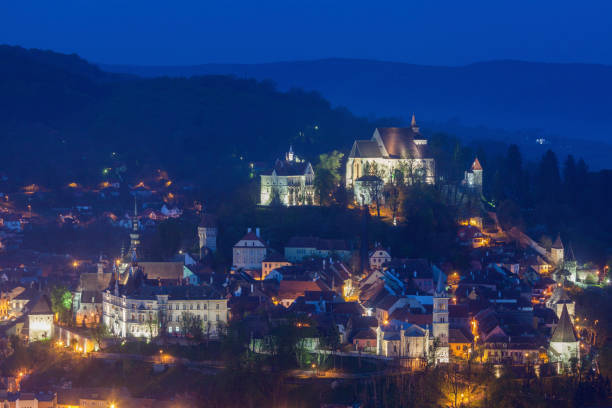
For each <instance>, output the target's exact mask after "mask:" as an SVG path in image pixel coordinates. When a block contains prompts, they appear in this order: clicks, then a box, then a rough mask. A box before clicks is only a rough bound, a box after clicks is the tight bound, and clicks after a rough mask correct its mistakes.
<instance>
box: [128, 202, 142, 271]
mask: <svg viewBox="0 0 612 408" xmlns="http://www.w3.org/2000/svg"><path fill="white" fill-rule="evenodd" d="M139 245H140V233H139V232H138V203H137V202H136V197H134V216H133V217H132V232H130V252H129V254H130V257H131V260H132V262H136V259H137V256H138V254H137V251H138V246H139Z"/></svg>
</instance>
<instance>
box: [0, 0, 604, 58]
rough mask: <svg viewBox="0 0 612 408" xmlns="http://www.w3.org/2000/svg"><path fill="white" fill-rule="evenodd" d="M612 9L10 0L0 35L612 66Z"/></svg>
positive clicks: (214, 54)
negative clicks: (584, 63)
mask: <svg viewBox="0 0 612 408" xmlns="http://www.w3.org/2000/svg"><path fill="white" fill-rule="evenodd" d="M611 16H612V1H610V0H589V1H585V2H579V1H566V0H561V1H559V0H557V1H551V0H514V1H495V0H487V1H480V0H479V1H458V0H450V1H441V0H422V1H410V0H404V1H394V2H384V1H372V0H370V1H360V0H308V1H306V0H302V1H293V0H251V1H244V0H233V1H232V0H216V1H208V0H176V1H141V0H128V1H126V0H104V1H98V0H74V1H63V0H54V1H50V0H33V1H8V0H7V1H2V2H0V43H6V44H11V45H21V46H24V47H27V48H42V49H52V50H55V51H59V52H66V53H73V52H74V53H77V54H79V55H81V56H82V57H84V58H86V59H88V60H90V61H92V62H100V63H110V64H141V65H188V64H200V63H208V62H228V63H238V62H242V63H255V62H271V61H284V60H297V59H317V58H327V57H350V58H368V59H380V60H391V61H402V62H412V63H420V64H435V65H460V64H466V63H470V62H476V61H486V60H492V59H520V60H528V61H545V62H590V63H602V64H612V23H611V18H612V17H611Z"/></svg>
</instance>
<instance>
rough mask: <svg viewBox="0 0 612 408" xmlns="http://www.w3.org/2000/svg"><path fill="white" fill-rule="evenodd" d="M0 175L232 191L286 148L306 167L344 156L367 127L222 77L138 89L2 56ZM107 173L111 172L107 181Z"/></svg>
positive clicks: (309, 100)
mask: <svg viewBox="0 0 612 408" xmlns="http://www.w3.org/2000/svg"><path fill="white" fill-rule="evenodd" d="M0 61H2V64H0V107H1V108H0V137H1V138H2V141H3V144H2V149H1V150H0V159H1V160H2V171H4V172H5V173H6V174H10V175H11V176H12V177H19V178H20V182H22V183H29V182H39V183H43V184H45V185H47V186H49V187H53V186H57V185H63V184H64V183H66V182H68V181H73V180H75V179H77V180H78V181H79V182H88V181H92V182H95V181H99V179H100V178H101V174H102V171H103V169H104V168H111V169H113V168H117V167H123V166H125V168H126V173H125V174H127V175H133V176H134V175H137V174H138V173H140V172H142V171H146V170H147V169H148V168H153V169H155V168H163V169H165V170H167V171H169V172H170V173H171V174H172V175H174V176H178V177H180V178H182V179H185V180H191V181H195V182H198V183H201V184H215V183H216V184H220V183H223V185H225V186H226V185H228V184H231V183H232V182H233V181H239V179H240V178H242V177H247V176H248V171H246V168H247V165H248V164H247V163H248V162H250V161H264V162H270V161H271V160H273V159H274V158H275V157H277V156H278V155H280V154H281V153H282V152H284V151H285V150H286V149H287V148H288V145H289V144H293V145H294V149H295V150H296V151H297V152H298V153H300V154H302V155H305V156H306V157H309V158H314V157H316V155H318V154H319V153H322V152H326V151H329V150H332V149H338V148H344V149H348V148H350V144H351V143H352V141H353V140H354V139H355V138H359V137H368V136H369V135H370V134H371V131H372V127H373V126H374V124H373V123H369V122H368V121H367V120H365V119H360V118H357V117H355V116H353V115H352V114H351V113H349V112H348V111H347V110H344V109H332V108H331V107H330V104H329V103H328V102H327V101H326V100H325V99H323V98H322V97H321V96H319V95H318V94H316V93H308V92H303V91H299V90H292V91H289V92H279V91H277V90H276V89H275V87H274V85H272V84H271V83H268V82H257V81H255V80H243V79H233V78H230V77H225V76H204V77H193V78H189V79H187V78H156V79H140V78H136V77H129V76H119V75H115V74H107V73H104V72H102V71H100V70H99V69H98V68H96V67H95V66H93V65H91V64H89V63H87V62H86V61H84V60H82V59H80V58H79V57H77V56H75V55H62V54H57V53H53V52H47V51H36V50H25V49H22V48H18V47H9V46H2V47H0ZM111 174H112V173H111Z"/></svg>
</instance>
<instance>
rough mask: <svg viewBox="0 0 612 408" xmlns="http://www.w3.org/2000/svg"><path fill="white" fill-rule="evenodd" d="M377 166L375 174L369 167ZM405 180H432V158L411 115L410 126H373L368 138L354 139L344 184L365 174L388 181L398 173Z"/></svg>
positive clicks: (353, 183)
mask: <svg viewBox="0 0 612 408" xmlns="http://www.w3.org/2000/svg"><path fill="white" fill-rule="evenodd" d="M373 168H376V170H377V171H376V174H372V169H373ZM400 172H401V175H402V177H404V180H405V181H406V182H407V183H410V182H413V181H414V180H415V179H418V180H420V181H423V182H426V183H430V184H433V183H434V181H435V161H434V159H433V158H432V157H431V154H430V153H429V152H428V146H427V140H426V139H424V138H423V136H421V133H420V131H419V128H418V126H417V125H416V120H415V118H414V115H413V116H412V124H411V126H410V127H405V128H397V127H385V128H376V129H375V130H374V135H372V138H371V139H370V140H356V141H355V143H354V144H353V148H352V149H351V153H350V154H349V157H348V160H347V163H346V188H353V187H354V186H355V181H357V180H358V179H360V178H361V177H364V176H372V175H374V176H378V177H380V178H381V179H382V181H383V183H385V184H386V183H389V182H391V181H393V180H394V178H395V177H398V176H399V173H400Z"/></svg>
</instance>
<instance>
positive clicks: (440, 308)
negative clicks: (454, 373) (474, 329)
mask: <svg viewBox="0 0 612 408" xmlns="http://www.w3.org/2000/svg"><path fill="white" fill-rule="evenodd" d="M443 276H444V275H443V274H442V271H440V272H439V274H438V283H437V285H436V290H435V292H434V295H433V316H432V323H433V337H434V339H436V340H437V342H438V345H437V347H436V348H435V352H436V355H435V362H436V364H437V363H448V361H449V349H448V326H449V322H448V295H447V294H446V284H445V283H446V280H445V278H444V277H443Z"/></svg>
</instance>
